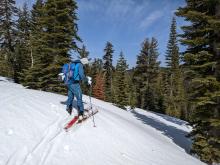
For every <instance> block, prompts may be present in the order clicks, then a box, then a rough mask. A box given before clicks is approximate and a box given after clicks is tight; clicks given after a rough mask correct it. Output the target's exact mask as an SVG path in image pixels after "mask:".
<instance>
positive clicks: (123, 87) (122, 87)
mask: <svg viewBox="0 0 220 165" xmlns="http://www.w3.org/2000/svg"><path fill="white" fill-rule="evenodd" d="M127 69H128V65H127V63H126V60H125V58H124V55H123V53H122V52H121V53H120V55H119V59H118V61H117V65H116V70H115V86H114V89H115V103H116V104H117V105H118V106H119V107H120V108H123V109H125V106H127V105H128V93H127V92H128V91H127V88H128V83H127V80H126V77H127V72H126V70H127Z"/></svg>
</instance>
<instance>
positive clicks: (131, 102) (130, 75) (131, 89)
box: [126, 68, 137, 109]
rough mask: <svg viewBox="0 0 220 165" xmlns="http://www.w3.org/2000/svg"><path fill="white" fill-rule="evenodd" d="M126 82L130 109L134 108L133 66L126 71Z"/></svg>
mask: <svg viewBox="0 0 220 165" xmlns="http://www.w3.org/2000/svg"><path fill="white" fill-rule="evenodd" d="M126 79H127V80H126V81H127V82H128V88H127V90H128V91H127V93H128V105H129V106H130V108H131V109H134V108H135V106H136V97H137V96H136V95H137V94H136V91H135V89H136V88H135V82H134V81H133V80H134V68H132V69H131V70H129V71H128V74H127V78H126Z"/></svg>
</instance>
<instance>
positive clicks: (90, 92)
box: [89, 84, 96, 127]
mask: <svg viewBox="0 0 220 165" xmlns="http://www.w3.org/2000/svg"><path fill="white" fill-rule="evenodd" d="M91 95H92V84H91V85H90V90H89V101H90V108H91V110H92V121H93V127H96V125H95V117H94V112H93V108H92V98H91Z"/></svg>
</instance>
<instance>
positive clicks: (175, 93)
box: [165, 17, 184, 118]
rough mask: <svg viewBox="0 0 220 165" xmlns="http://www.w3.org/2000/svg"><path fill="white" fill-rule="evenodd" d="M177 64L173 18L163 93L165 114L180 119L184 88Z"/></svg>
mask: <svg viewBox="0 0 220 165" xmlns="http://www.w3.org/2000/svg"><path fill="white" fill-rule="evenodd" d="M179 62H180V57H179V48H178V43H177V33H176V19H175V17H173V19H172V23H171V27H170V36H169V41H168V45H167V52H166V63H167V67H168V72H167V74H168V75H167V84H168V88H169V90H168V91H167V93H165V98H166V113H167V114H169V115H171V116H175V117H179V118H180V117H181V116H182V114H183V113H182V112H183V111H184V88H183V78H182V73H181V69H180V64H179Z"/></svg>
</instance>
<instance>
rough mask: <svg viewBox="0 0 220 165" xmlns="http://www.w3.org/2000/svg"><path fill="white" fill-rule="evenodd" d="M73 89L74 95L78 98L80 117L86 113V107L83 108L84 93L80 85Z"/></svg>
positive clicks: (75, 85)
mask: <svg viewBox="0 0 220 165" xmlns="http://www.w3.org/2000/svg"><path fill="white" fill-rule="evenodd" d="M73 86H74V87H73V89H74V95H75V96H76V100H77V107H78V112H79V115H83V112H84V107H83V101H82V91H81V88H80V84H79V83H77V84H73Z"/></svg>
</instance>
